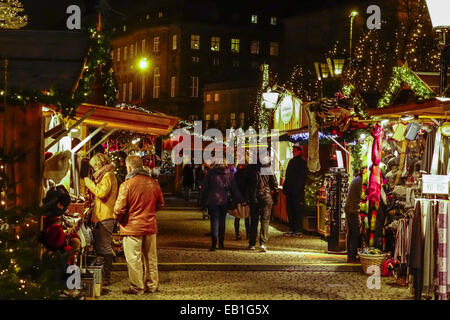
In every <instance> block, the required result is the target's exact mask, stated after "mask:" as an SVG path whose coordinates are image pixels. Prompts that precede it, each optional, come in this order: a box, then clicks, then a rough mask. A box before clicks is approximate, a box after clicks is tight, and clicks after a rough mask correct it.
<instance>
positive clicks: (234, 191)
mask: <svg viewBox="0 0 450 320" xmlns="http://www.w3.org/2000/svg"><path fill="white" fill-rule="evenodd" d="M231 202H233V204H237V203H240V202H242V197H241V195H240V193H239V190H238V187H237V185H236V181H235V179H234V177H233V174H232V173H231V171H229V170H228V168H227V165H224V164H218V165H215V166H214V167H213V168H212V169H210V170H208V172H207V173H206V176H205V179H204V181H203V189H202V203H203V204H204V205H205V206H206V207H207V208H208V213H209V216H210V222H211V248H210V251H215V250H216V247H217V242H218V243H219V249H225V246H224V240H225V218H226V215H227V212H228V209H229V206H230V205H232V203H231Z"/></svg>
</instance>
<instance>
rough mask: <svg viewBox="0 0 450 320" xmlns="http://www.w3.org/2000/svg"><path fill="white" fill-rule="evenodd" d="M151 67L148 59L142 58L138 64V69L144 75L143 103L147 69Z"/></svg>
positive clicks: (142, 86) (142, 85) (142, 84)
mask: <svg viewBox="0 0 450 320" xmlns="http://www.w3.org/2000/svg"><path fill="white" fill-rule="evenodd" d="M149 66H150V62H149V61H148V59H147V58H141V59H140V60H139V62H138V67H139V70H141V75H142V83H141V100H142V102H143V101H144V97H145V77H144V76H145V71H147V69H148V68H149Z"/></svg>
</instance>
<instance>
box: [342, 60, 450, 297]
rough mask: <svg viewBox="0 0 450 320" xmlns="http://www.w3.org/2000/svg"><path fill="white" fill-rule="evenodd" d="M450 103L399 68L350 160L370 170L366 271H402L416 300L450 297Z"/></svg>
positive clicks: (365, 204)
mask: <svg viewBox="0 0 450 320" xmlns="http://www.w3.org/2000/svg"><path fill="white" fill-rule="evenodd" d="M449 111H450V99H449V98H447V97H436V94H435V93H434V92H433V91H432V90H431V89H430V87H429V86H428V85H427V84H426V83H425V82H424V81H422V80H421V79H420V78H419V77H418V76H417V75H416V74H415V73H414V72H412V71H411V70H410V69H409V68H408V67H407V66H400V67H396V68H394V72H393V77H392V80H391V82H390V83H389V86H388V88H387V89H386V91H385V92H384V94H383V95H382V97H381V99H380V100H379V102H378V108H376V109H369V110H368V115H369V118H368V119H359V122H360V123H363V124H365V125H367V129H366V132H365V133H362V134H360V135H359V137H357V139H356V140H355V142H354V143H355V144H354V146H353V150H354V152H352V158H351V159H350V161H351V163H352V167H353V168H354V169H355V174H354V176H355V175H356V172H361V173H362V183H363V186H362V194H361V204H360V221H361V230H362V249H361V251H360V254H359V257H360V259H361V264H362V266H363V269H364V271H365V272H366V273H367V274H371V272H372V271H370V269H369V267H370V266H373V265H376V266H379V267H380V268H381V269H380V270H381V274H382V275H385V276H387V275H390V274H391V273H393V274H394V276H395V277H396V281H397V284H398V285H401V286H405V287H409V288H410V289H411V290H412V292H414V296H415V299H418V300H420V299H422V298H428V299H442V300H447V299H448V288H449V280H448V277H447V274H448V271H449V270H448V269H449V267H450V266H449V264H448V260H447V259H446V257H447V256H448V253H449V245H448V234H447V233H448V230H450V228H449V225H448V223H449V219H448V214H449V213H450V211H449V210H450V209H449V201H448V200H449V188H450V164H449V161H450V158H449V157H450V149H449V148H450V141H449V136H450V130H449V129H450V121H449V120H450V112H449Z"/></svg>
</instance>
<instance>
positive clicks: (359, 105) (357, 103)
mask: <svg viewBox="0 0 450 320" xmlns="http://www.w3.org/2000/svg"><path fill="white" fill-rule="evenodd" d="M342 93H343V94H344V95H345V96H346V97H351V98H352V99H353V105H354V107H355V112H356V114H357V115H358V116H360V117H361V118H362V119H368V118H369V115H368V114H367V110H368V109H369V106H368V105H367V103H366V102H365V101H364V99H363V97H361V95H360V94H359V93H357V92H356V89H355V87H354V86H353V85H352V84H349V85H345V86H344V87H343V88H342Z"/></svg>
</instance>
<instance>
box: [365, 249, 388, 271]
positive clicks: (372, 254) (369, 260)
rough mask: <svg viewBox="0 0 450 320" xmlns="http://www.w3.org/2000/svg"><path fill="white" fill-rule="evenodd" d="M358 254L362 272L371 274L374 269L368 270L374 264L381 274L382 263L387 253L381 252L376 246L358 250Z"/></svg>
mask: <svg viewBox="0 0 450 320" xmlns="http://www.w3.org/2000/svg"><path fill="white" fill-rule="evenodd" d="M358 255H359V259H360V261H361V267H362V269H363V272H364V274H367V275H369V276H371V275H373V273H374V271H373V270H370V269H369V267H370V266H376V267H378V268H379V270H380V275H381V270H382V268H383V264H384V262H385V261H386V258H387V256H388V254H387V253H383V252H382V251H381V250H379V249H376V248H365V249H364V250H360V251H359V253H358Z"/></svg>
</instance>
